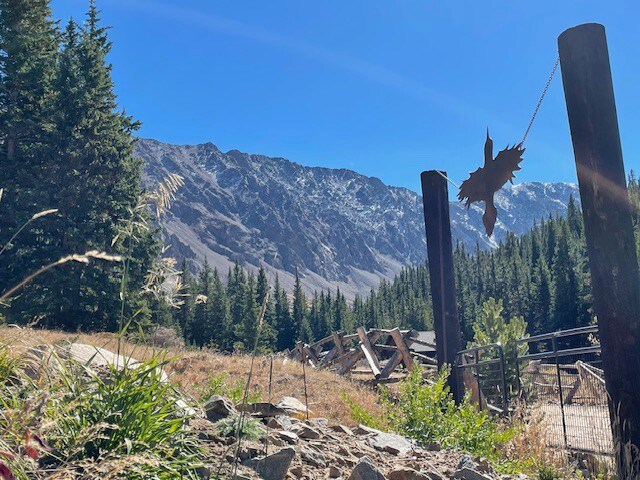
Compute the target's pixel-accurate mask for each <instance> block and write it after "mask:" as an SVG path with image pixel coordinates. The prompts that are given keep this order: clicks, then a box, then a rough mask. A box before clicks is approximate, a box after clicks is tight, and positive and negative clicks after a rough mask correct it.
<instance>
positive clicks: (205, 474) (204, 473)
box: [196, 465, 211, 480]
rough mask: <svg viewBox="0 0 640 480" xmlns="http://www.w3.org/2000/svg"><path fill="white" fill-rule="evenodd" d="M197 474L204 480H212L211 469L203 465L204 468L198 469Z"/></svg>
mask: <svg viewBox="0 0 640 480" xmlns="http://www.w3.org/2000/svg"><path fill="white" fill-rule="evenodd" d="M196 473H197V474H198V476H199V477H200V478H202V479H203V480H208V479H209V478H211V467H208V466H206V465H203V466H202V467H198V468H197V469H196Z"/></svg>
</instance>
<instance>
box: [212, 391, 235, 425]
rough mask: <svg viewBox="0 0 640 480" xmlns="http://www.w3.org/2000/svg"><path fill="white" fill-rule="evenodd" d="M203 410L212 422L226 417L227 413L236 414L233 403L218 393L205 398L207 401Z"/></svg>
mask: <svg viewBox="0 0 640 480" xmlns="http://www.w3.org/2000/svg"><path fill="white" fill-rule="evenodd" d="M204 411H205V413H206V414H207V419H209V420H210V421H212V422H217V421H218V420H222V419H223V418H227V417H228V416H229V415H237V414H238V411H237V410H236V409H235V408H234V406H233V404H232V403H231V402H230V401H229V400H227V399H226V398H224V397H221V396H220V395H213V396H212V397H211V398H210V399H209V400H207V403H205V405H204Z"/></svg>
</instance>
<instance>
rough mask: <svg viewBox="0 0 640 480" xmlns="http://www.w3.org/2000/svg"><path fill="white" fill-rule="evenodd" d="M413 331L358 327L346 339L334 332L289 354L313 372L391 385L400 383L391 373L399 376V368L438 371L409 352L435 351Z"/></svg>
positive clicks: (423, 357)
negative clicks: (361, 377) (364, 376)
mask: <svg viewBox="0 0 640 480" xmlns="http://www.w3.org/2000/svg"><path fill="white" fill-rule="evenodd" d="M416 336H417V332H416V331H415V330H400V329H398V328H394V329H393V330H382V329H371V330H369V331H366V330H365V329H364V328H363V327H359V328H358V329H357V331H356V333H354V334H351V335H345V334H344V333H342V332H333V333H332V334H331V335H330V336H328V337H326V338H323V339H322V340H319V341H317V342H315V343H313V344H311V345H309V344H306V343H302V342H298V343H297V344H296V347H295V349H293V350H292V351H291V352H289V355H290V357H291V358H293V359H295V360H298V361H303V362H308V363H310V364H311V365H312V366H313V367H315V368H327V369H331V370H334V371H336V372H337V373H338V374H340V375H345V374H349V373H355V372H356V371H357V372H358V373H367V374H370V375H372V376H373V378H371V379H370V380H371V381H373V382H378V383H391V382H394V381H397V380H399V377H398V376H397V375H395V376H393V377H392V374H393V373H394V372H399V370H400V368H399V367H400V366H401V364H404V367H405V368H406V370H407V371H412V370H413V368H414V366H415V364H416V362H418V363H420V364H422V365H424V366H426V367H427V368H432V369H433V368H437V367H436V360H435V359H433V358H431V357H428V356H427V355H423V354H421V353H418V352H414V351H411V346H412V345H413V344H419V345H424V346H428V347H432V348H435V345H433V344H430V343H427V342H423V341H421V340H418V339H417V338H415V337H416ZM358 365H362V366H365V368H366V370H365V371H364V372H363V371H362V370H356V366H358Z"/></svg>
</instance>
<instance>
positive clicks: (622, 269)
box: [558, 23, 640, 478]
mask: <svg viewBox="0 0 640 480" xmlns="http://www.w3.org/2000/svg"><path fill="white" fill-rule="evenodd" d="M558 47H559V52H560V64H561V65H562V83H563V85H564V93H565V99H566V104H567V113H568V116H569V126H570V127H571V138H572V140H573V150H574V154H575V162H576V168H577V172H578V183H579V186H580V199H581V203H582V213H583V217H584V230H585V236H586V243H587V253H588V254H589V267H590V270H591V283H592V292H593V309H594V313H595V315H596V316H597V318H598V326H599V333H600V344H601V347H602V365H603V369H604V377H605V380H606V387H607V392H608V394H609V395H608V397H609V411H610V416H611V425H612V432H613V443H614V445H618V446H621V447H619V448H616V449H615V454H616V463H617V467H618V478H640V452H639V451H638V447H640V408H638V405H640V314H639V312H640V275H639V272H638V261H637V254H636V248H635V241H634V234H633V223H632V216H631V206H630V203H629V197H628V194H627V185H626V172H627V170H626V169H625V166H624V163H623V159H622V146H621V142H620V134H619V131H618V118H617V113H616V105H615V98H614V93H613V80H612V78H611V67H610V64H609V52H608V47H607V39H606V35H605V30H604V27H603V26H602V25H598V24H595V23H592V24H586V25H580V26H577V27H574V28H570V29H569V30H566V31H565V32H563V33H562V35H560V37H559V38H558Z"/></svg>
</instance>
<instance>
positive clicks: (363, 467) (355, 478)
mask: <svg viewBox="0 0 640 480" xmlns="http://www.w3.org/2000/svg"><path fill="white" fill-rule="evenodd" d="M349 480H386V478H385V476H384V475H382V473H380V470H378V469H377V468H376V467H374V466H373V464H372V463H371V459H370V458H369V457H362V458H361V459H360V461H359V462H358V463H357V464H356V466H355V467H354V469H353V470H352V471H351V475H349Z"/></svg>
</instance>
